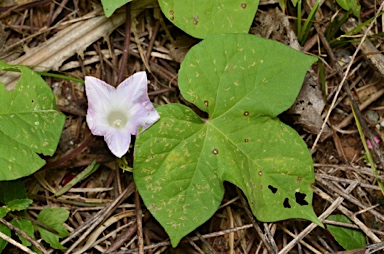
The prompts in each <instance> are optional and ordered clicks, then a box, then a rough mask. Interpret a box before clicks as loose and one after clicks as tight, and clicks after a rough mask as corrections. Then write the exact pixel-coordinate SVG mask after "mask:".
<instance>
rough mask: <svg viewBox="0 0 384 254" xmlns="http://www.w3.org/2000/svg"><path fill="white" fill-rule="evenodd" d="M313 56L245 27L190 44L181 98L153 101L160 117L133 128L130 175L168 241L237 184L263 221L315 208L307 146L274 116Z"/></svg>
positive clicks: (204, 216) (308, 213)
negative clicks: (179, 101)
mask: <svg viewBox="0 0 384 254" xmlns="http://www.w3.org/2000/svg"><path fill="white" fill-rule="evenodd" d="M315 61H316V58H315V57H311V56H307V55H304V54H302V53H300V52H298V51H296V50H293V49H292V48H289V47H287V46H285V45H283V44H281V43H278V42H275V41H271V40H266V39H262V38H258V37H256V36H253V35H248V34H232V35H219V36H211V37H209V38H207V39H205V40H203V41H202V42H200V43H199V44H197V45H196V46H194V47H193V48H192V49H191V50H190V51H189V52H188V54H187V56H186V57H185V59H184V61H183V63H182V65H181V68H180V72H179V88H180V91H181V93H182V94H183V96H184V98H185V99H186V100H188V101H189V102H191V103H193V104H194V105H196V106H197V107H198V108H199V109H200V110H202V111H205V112H207V113H208V118H207V119H204V118H201V117H199V116H198V115H196V114H195V113H194V112H193V111H192V110H191V109H190V108H187V107H186V106H183V105H180V104H170V105H165V106H161V107H158V108H157V110H158V112H159V114H160V115H161V117H160V120H159V121H158V122H157V123H155V124H154V125H153V126H152V127H151V128H149V129H148V130H146V131H145V132H144V133H142V134H141V135H139V136H138V140H137V143H136V147H135V161H134V171H133V174H134V178H135V183H136V185H137V188H138V190H139V192H140V195H141V196H142V198H143V200H144V203H145V204H146V206H147V207H148V209H149V210H150V211H151V213H152V214H153V215H154V217H155V218H156V219H157V220H158V221H159V222H160V224H161V225H162V226H163V227H164V228H165V230H166V231H167V233H168V235H169V237H170V239H171V242H172V245H173V246H176V245H177V244H178V242H179V241H180V239H181V238H182V237H183V236H185V235H186V234H188V233H189V232H191V231H192V230H194V229H195V228H196V227H198V226H200V225H201V224H202V223H204V222H205V221H206V220H208V219H209V218H210V217H211V216H212V215H213V214H214V212H215V211H216V210H217V208H218V207H219V205H220V202H221V200H222V198H223V195H224V188H223V181H229V182H231V183H233V184H235V185H237V186H238V187H239V188H241V189H242V190H243V192H244V194H245V195H246V197H247V199H248V202H249V205H250V207H251V208H252V211H253V213H254V214H255V216H256V217H257V218H258V219H259V220H261V221H278V220H284V219H289V218H304V219H308V220H311V221H313V222H315V223H317V224H319V225H322V224H321V222H320V221H319V220H318V218H317V216H316V214H315V213H314V212H313V208H312V206H311V204H312V195H313V191H312V188H311V184H313V182H314V171H313V162H312V157H311V154H310V153H309V151H308V148H307V146H306V144H305V143H304V141H303V140H302V139H301V138H300V136H299V135H298V134H297V133H296V132H295V131H294V130H293V129H292V128H290V127H289V126H287V125H285V124H283V123H282V122H280V121H279V119H278V118H277V116H278V115H279V114H280V113H282V112H283V111H285V110H287V109H288V108H289V106H290V105H291V104H292V103H293V102H294V100H295V98H296V96H297V94H298V92H299V90H300V87H301V85H302V82H303V79H304V75H305V73H306V71H307V69H308V68H309V67H310V66H311V64H312V63H313V62H315Z"/></svg>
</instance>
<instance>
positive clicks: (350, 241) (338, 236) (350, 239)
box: [327, 214, 367, 250]
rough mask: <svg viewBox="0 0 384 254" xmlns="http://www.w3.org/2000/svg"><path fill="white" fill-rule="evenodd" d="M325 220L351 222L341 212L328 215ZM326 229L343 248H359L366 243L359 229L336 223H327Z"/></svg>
mask: <svg viewBox="0 0 384 254" xmlns="http://www.w3.org/2000/svg"><path fill="white" fill-rule="evenodd" d="M327 220H333V221H337V222H344V223H350V224H352V221H351V220H350V219H348V217H347V216H345V215H343V214H339V215H330V216H328V217H327ZM327 229H328V230H329V232H330V233H331V234H332V235H333V237H334V238H335V240H336V241H337V242H338V243H339V244H340V245H341V246H342V247H343V248H344V249H345V250H354V249H359V248H363V247H365V246H366V245H367V242H366V240H365V235H364V233H363V232H361V231H360V230H356V229H350V228H344V227H340V226H336V225H327Z"/></svg>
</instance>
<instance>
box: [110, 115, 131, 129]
mask: <svg viewBox="0 0 384 254" xmlns="http://www.w3.org/2000/svg"><path fill="white" fill-rule="evenodd" d="M127 121H128V118H127V116H126V115H125V114H124V113H122V112H120V111H113V112H111V113H109V115H108V124H109V125H110V126H112V127H113V128H116V129H122V128H124V127H125V125H126V124H127Z"/></svg>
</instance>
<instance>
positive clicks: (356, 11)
mask: <svg viewBox="0 0 384 254" xmlns="http://www.w3.org/2000/svg"><path fill="white" fill-rule="evenodd" d="M336 2H337V3H338V4H339V5H340V7H341V8H343V9H344V10H346V11H350V10H352V13H353V15H355V16H356V17H358V18H360V9H361V7H360V3H359V0H336Z"/></svg>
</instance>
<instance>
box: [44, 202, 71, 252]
mask: <svg viewBox="0 0 384 254" xmlns="http://www.w3.org/2000/svg"><path fill="white" fill-rule="evenodd" d="M68 216H69V212H68V211H67V210H65V209H63V208H59V207H55V208H46V209H44V210H42V211H41V212H40V213H39V216H38V217H37V220H38V221H41V222H42V223H44V224H46V225H47V226H50V227H51V228H53V229H54V230H56V231H57V232H58V233H59V234H54V233H52V232H50V231H48V230H46V229H44V228H42V227H38V228H37V229H38V230H39V232H40V235H41V238H43V239H44V241H46V242H47V243H49V245H50V246H51V247H52V248H55V249H59V250H64V249H66V248H65V247H64V246H63V245H61V244H60V242H59V239H60V238H62V237H66V236H67V235H68V234H69V233H68V231H67V230H66V229H65V227H64V226H63V223H64V222H65V221H66V220H67V219H68Z"/></svg>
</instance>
